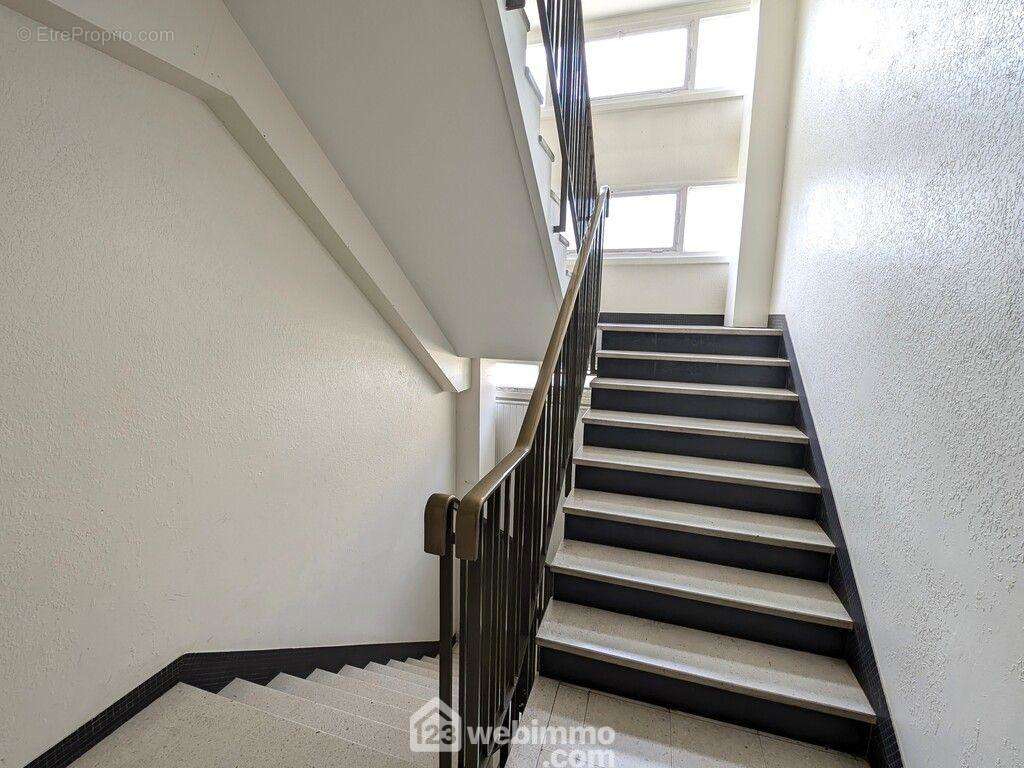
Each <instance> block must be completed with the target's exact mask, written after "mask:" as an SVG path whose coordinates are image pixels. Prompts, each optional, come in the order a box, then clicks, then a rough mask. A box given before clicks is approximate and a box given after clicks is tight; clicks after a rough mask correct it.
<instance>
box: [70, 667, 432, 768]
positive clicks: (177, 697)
mask: <svg viewBox="0 0 1024 768" xmlns="http://www.w3.org/2000/svg"><path fill="white" fill-rule="evenodd" d="M437 690H438V685H437V660H436V659H430V658H424V659H409V660H408V661H404V662H403V661H390V662H388V663H387V664H377V663H371V664H369V665H367V666H366V667H365V668H364V669H359V668H356V667H349V666H347V667H344V668H343V669H341V670H340V671H339V672H338V673H337V674H334V673H331V672H325V671H324V670H321V669H318V670H315V671H314V672H313V673H312V674H310V675H309V676H308V677H306V678H301V677H293V676H292V675H286V674H280V675H278V676H277V677H275V678H274V679H273V680H271V681H270V682H269V683H268V684H267V685H265V686H263V685H256V684H255V683H250V682H247V681H245V680H239V679H236V680H234V681H232V682H231V683H230V684H228V685H227V686H226V687H225V688H224V689H222V690H221V691H220V693H219V694H216V693H207V692H206V691H203V690H200V689H199V688H194V687H192V686H189V685H185V684H183V683H179V684H178V685H177V686H175V687H174V688H172V689H171V690H170V691H169V692H167V693H165V694H164V695H163V696H161V697H160V698H159V699H157V700H156V701H155V702H153V703H152V704H150V705H149V706H148V707H147V708H146V709H144V710H143V711H142V712H140V713H139V714H138V715H136V716H135V717H133V718H132V719H131V720H129V721H128V722H127V723H126V724H125V725H123V726H121V728H119V729H118V730H117V731H116V732H114V733H113V734H112V735H111V736H109V737H107V738H106V739H105V740H104V741H102V742H100V743H99V744H98V745H97V746H95V747H94V748H93V749H91V750H90V751H89V752H87V753H86V754H85V755H84V756H83V757H81V758H79V760H78V761H76V762H75V764H74V765H75V768H101V767H102V768H138V767H139V766H145V767H146V768H181V766H238V767H239V768H243V767H244V768H309V766H345V768H389V767H391V766H393V767H394V768H399V767H404V768H408V766H410V765H430V766H436V765H437V755H436V754H429V753H418V752H413V751H412V750H411V749H410V746H409V727H410V716H411V715H412V714H413V713H414V712H416V711H417V710H418V709H419V708H420V707H422V706H423V705H424V704H426V703H427V701H429V700H430V699H432V698H433V697H435V696H436V695H437Z"/></svg>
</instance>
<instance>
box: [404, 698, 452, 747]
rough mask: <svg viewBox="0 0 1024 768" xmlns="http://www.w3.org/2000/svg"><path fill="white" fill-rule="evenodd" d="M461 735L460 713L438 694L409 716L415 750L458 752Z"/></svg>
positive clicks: (412, 745)
mask: <svg viewBox="0 0 1024 768" xmlns="http://www.w3.org/2000/svg"><path fill="white" fill-rule="evenodd" d="M461 735H462V722H461V720H460V718H459V713H458V712H456V711H455V710H454V709H452V708H451V707H449V706H448V705H447V704H445V703H444V702H443V701H441V699H439V698H437V697H436V696H435V697H434V698H432V699H431V700H430V701H428V702H427V703H426V704H424V705H423V706H422V707H420V708H419V709H417V710H416V711H415V712H413V713H412V715H411V716H410V717H409V749H411V750H412V751H413V752H458V751H459V746H460V738H461Z"/></svg>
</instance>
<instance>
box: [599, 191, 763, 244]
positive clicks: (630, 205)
mask: <svg viewBox="0 0 1024 768" xmlns="http://www.w3.org/2000/svg"><path fill="white" fill-rule="evenodd" d="M742 210H743V187H742V185H740V184H737V183H735V182H728V183H714V184H686V185H682V186H679V187H675V188H672V189H666V190H657V191H636V192H624V193H616V194H613V195H612V199H611V205H610V207H609V210H608V222H607V225H606V227H605V240H604V242H605V251H606V252H615V253H620V254H626V253H632V254H638V255H640V254H651V253H662V254H665V255H673V254H675V255H680V256H695V255H713V254H715V255H725V256H731V255H733V254H734V253H735V252H736V250H737V248H738V246H739V231H740V221H741V217H742Z"/></svg>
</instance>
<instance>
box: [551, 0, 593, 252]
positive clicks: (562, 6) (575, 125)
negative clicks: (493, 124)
mask: <svg viewBox="0 0 1024 768" xmlns="http://www.w3.org/2000/svg"><path fill="white" fill-rule="evenodd" d="M537 10H538V11H539V12H540V13H539V15H540V30H541V36H542V37H543V38H544V48H545V49H546V50H547V54H548V55H547V60H548V82H549V83H550V85H551V100H552V107H553V110H554V113H555V125H556V126H557V128H558V143H559V146H560V148H561V150H562V169H561V173H562V194H561V201H560V205H561V209H560V214H559V222H558V225H557V226H556V227H555V231H556V232H561V231H563V230H564V229H565V226H566V209H567V207H568V209H569V213H571V215H572V224H573V226H574V231H575V234H576V242H581V241H582V237H583V228H584V226H585V225H586V223H587V221H589V220H590V214H591V213H592V212H593V210H594V205H595V204H596V203H597V174H596V170H595V165H594V131H593V124H592V122H591V117H590V86H589V84H588V82H587V57H586V47H585V43H586V38H585V35H584V32H583V11H582V0H537Z"/></svg>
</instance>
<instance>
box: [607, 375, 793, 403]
mask: <svg viewBox="0 0 1024 768" xmlns="http://www.w3.org/2000/svg"><path fill="white" fill-rule="evenodd" d="M590 388H591V389H621V390H629V391H634V392H654V393H659V394H666V395H696V396H701V397H732V398H750V399H754V400H784V401H791V402H797V401H798V400H799V399H800V397H799V395H797V393H796V392H793V391H792V390H789V389H780V388H778V387H745V386H738V385H734V384H700V383H696V382H689V381H654V380H647V379H619V378H611V377H602V376H598V377H597V378H596V379H594V380H593V381H591V382H590Z"/></svg>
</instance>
